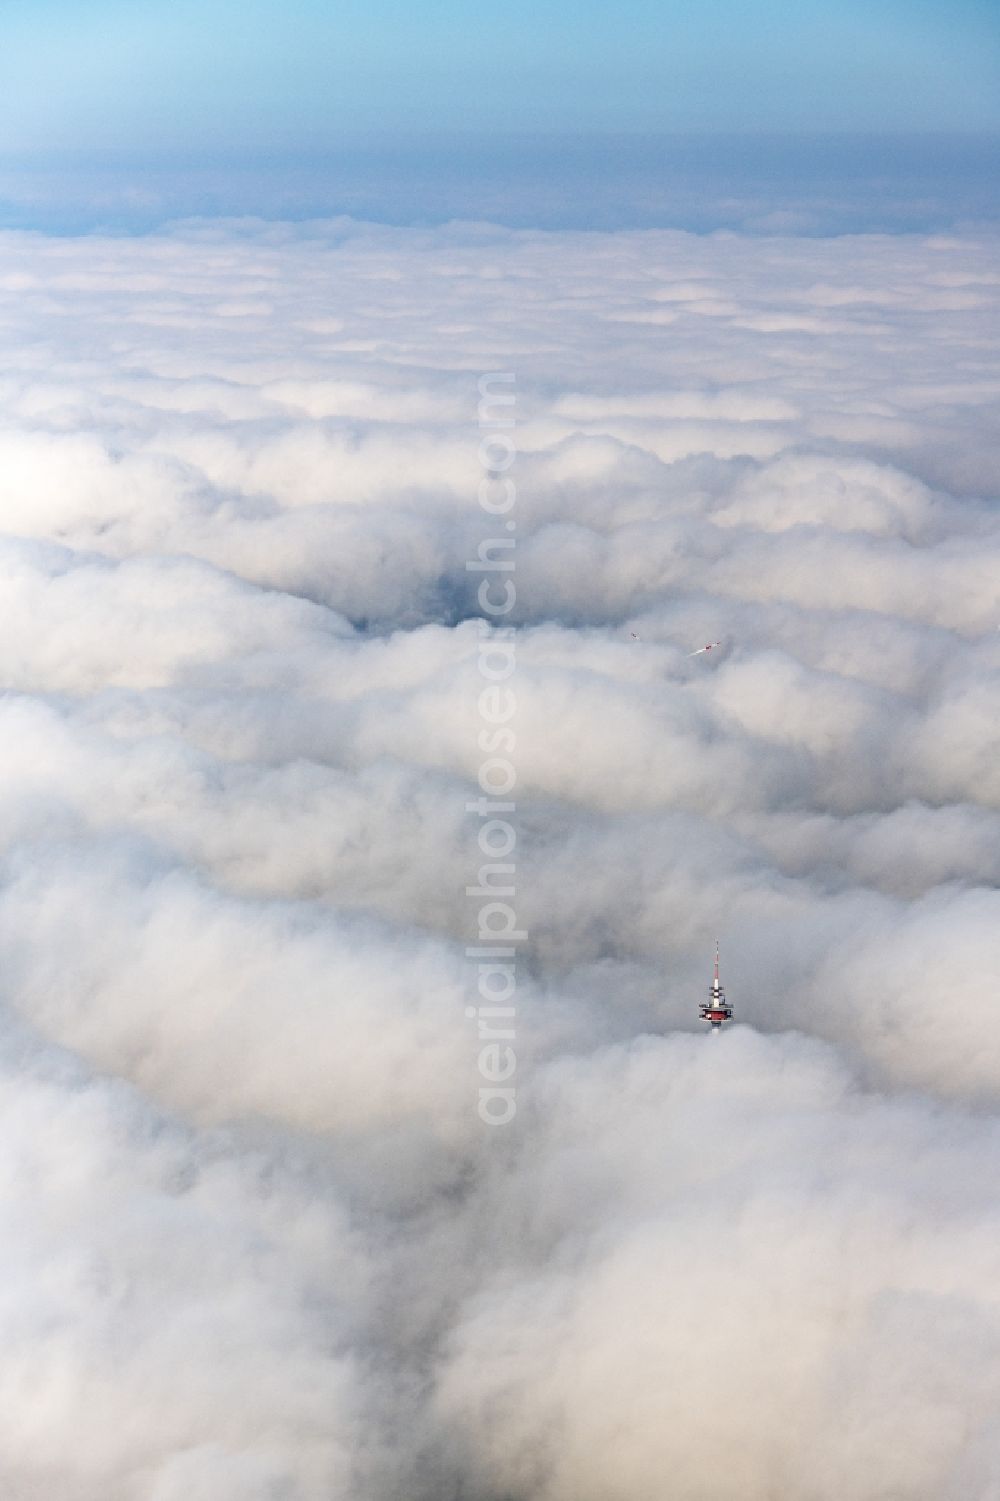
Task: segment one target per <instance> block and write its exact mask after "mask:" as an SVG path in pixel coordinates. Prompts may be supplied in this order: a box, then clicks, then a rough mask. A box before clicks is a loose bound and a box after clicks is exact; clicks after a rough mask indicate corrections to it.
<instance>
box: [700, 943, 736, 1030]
mask: <svg viewBox="0 0 1000 1501" xmlns="http://www.w3.org/2000/svg"><path fill="white" fill-rule="evenodd" d="M699 1015H700V1016H701V1019H702V1021H703V1022H708V1023H709V1025H710V1026H711V1028H712V1031H713V1032H718V1030H719V1028H720V1027H721V1026H722V1025H723V1023H724V1022H728V1021H731V1020H732V1017H733V1008H732V1006H730V1004H729V1002H728V1001H727V1000H726V992H725V990H724V989H723V986H722V981H721V980H720V979H719V940H718V939H716V940H715V970H714V972H713V975H712V983H711V985H710V986H709V989H708V1000H707V1001H704V1002H703V1003H702V1005H701V1007H700V1010H699Z"/></svg>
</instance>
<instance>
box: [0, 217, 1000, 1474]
mask: <svg viewBox="0 0 1000 1501" xmlns="http://www.w3.org/2000/svg"><path fill="white" fill-rule="evenodd" d="M996 249H997V246H996V242H995V241H994V240H993V239H991V238H990V237H988V236H985V235H983V236H978V237H977V236H975V235H971V234H969V235H965V236H959V235H950V236H947V237H944V236H939V237H932V238H923V239H917V238H896V239H893V238H890V237H880V236H872V237H865V238H843V239H835V240H826V241H808V242H807V241H800V240H795V239H754V240H749V239H744V238H741V237H739V236H736V235H732V234H719V235H715V236H710V237H707V238H697V237H694V236H689V235H684V234H680V233H673V232H669V233H668V232H648V233H627V234H626V233H623V234H614V235H604V234H583V233H581V234H568V233H567V234H538V233H527V232H524V233H516V232H510V231H502V230H497V229H494V228H490V227H488V226H482V225H454V226H451V227H448V228H445V229H440V230H427V231H419V230H406V231H402V230H389V229H383V228H376V227H372V226H365V225H359V224H353V223H350V222H347V221H343V222H340V221H338V222H334V223H326V224H319V223H317V224H314V225H307V226H305V227H299V228H297V229H292V228H288V227H284V226H274V225H263V224H258V223H253V222H248V223H245V224H232V223H227V224H207V223H190V224H183V225H179V226H177V227H176V228H174V229H173V230H170V231H168V232H163V233H161V234H158V235H155V236H150V237H146V238H139V239H111V238H107V239H103V238H100V237H97V236H93V237H87V238H81V239H47V238H45V237H42V236H38V235H19V234H8V235H5V236H2V237H0V319H2V322H3V328H4V339H5V345H6V347H7V349H8V351H9V353H8V358H7V360H6V362H5V370H4V374H3V376H2V379H0V393H2V417H0V603H2V609H3V616H4V630H3V632H2V633H0V673H2V678H3V685H4V689H5V693H4V695H3V697H2V698H0V731H2V733H0V772H2V775H0V977H2V985H3V992H2V1001H3V1008H2V1012H0V1079H2V1095H0V1113H2V1115H3V1120H4V1129H3V1130H2V1131H0V1195H2V1196H3V1198H2V1202H3V1203H4V1205H5V1207H6V1210H7V1213H6V1215H5V1216H4V1223H5V1224H6V1226H7V1229H6V1230H5V1231H3V1232H2V1234H0V1241H3V1256H4V1265H5V1267H6V1268H7V1273H8V1275H7V1278H6V1279H5V1284H6V1287H7V1291H6V1293H5V1294H4V1297H3V1299H2V1300H0V1332H2V1338H0V1349H2V1351H3V1352H4V1353H3V1354H2V1355H0V1389H2V1390H3V1392H4V1394H5V1412H6V1414H7V1420H6V1423H5V1431H4V1434H3V1435H2V1436H0V1478H2V1481H3V1488H4V1489H5V1493H9V1494H10V1495H11V1496H24V1497H27V1496H28V1495H29V1494H35V1493H37V1492H38V1489H39V1487H41V1488H42V1489H43V1490H44V1492H45V1495H46V1496H47V1497H50V1498H52V1501H147V1498H152V1501H179V1498H180V1497H182V1496H183V1497H185V1498H195V1501H201V1498H204V1501H229V1498H232V1501H237V1498H238V1501H275V1498H277V1497H281V1498H282V1501H286V1498H287V1501H329V1498H330V1497H332V1496H336V1497H343V1498H345V1501H354V1498H358V1501H360V1498H361V1497H364V1498H366V1501H395V1498H404V1497H405V1498H406V1501H423V1498H426V1501H448V1498H454V1501H458V1498H459V1497H461V1498H463V1501H470V1498H471V1501H654V1498H657V1501H658V1498H661V1497H662V1496H663V1494H664V1486H666V1487H667V1488H668V1490H669V1492H670V1494H671V1496H672V1497H675V1498H676V1501H718V1498H719V1497H721V1496H725V1497H726V1501H765V1498H773V1497H775V1496H777V1497H782V1498H784V1497H796V1498H799V1497H801V1498H808V1501H827V1498H829V1501H833V1498H834V1497H836V1498H838V1501H844V1498H848V1501H880V1498H884V1497H886V1496H888V1495H890V1494H891V1495H892V1496H893V1497H894V1498H899V1501H943V1498H946V1497H947V1498H950V1497H955V1498H956V1501H957V1498H959V1497H962V1498H963V1501H970V1498H971V1501H988V1498H992V1497H993V1496H994V1495H995V1494H996V1490H997V1486H998V1485H1000V1426H998V1424H997V1421H996V1417H995V1414H996V1411H997V1396H998V1382H1000V1325H998V1318H997V1307H996V1297H995V1293H994V1289H995V1287H996V1286H997V1284H998V1274H1000V1250H998V1247H1000V1235H998V1225H997V1212H996V1208H995V1205H994V1202H993V1200H994V1195H993V1192H992V1181H993V1176H994V1172H995V1169H996V1168H997V1167H1000V1135H998V1132H1000V1124H998V1116H997V1111H998V1109H1000V1027H998V1025H997V1023H998V1022H1000V1006H998V1003H997V998H996V993H995V978H994V977H995V976H996V974H997V972H998V967H1000V965H998V961H1000V895H998V891H997V886H998V876H1000V771H998V762H997V756H996V723H997V704H998V688H1000V633H998V625H1000V608H998V597H997V596H998V578H1000V566H998V565H1000V515H998V511H997V501H998V499H1000V490H998V486H997V473H998V465H997V459H998V456H1000V419H998V416H997V411H998V408H997V403H996V393H997V390H998V389H1000V367H998V362H997V358H996V353H995V351H996V348H997V333H998V322H1000V270H998V260H997V255H996ZM491 372H492V373H494V375H495V374H497V373H504V374H511V375H513V376H514V377H515V382H514V388H515V389H516V403H515V406H514V409H513V410H514V416H515V426H514V427H513V429H502V430H501V431H503V432H507V433H509V434H510V435H511V437H512V442H513V444H514V445H515V446H516V458H515V460H514V462H513V465H512V467H511V469H510V471H509V474H510V476H511V477H513V478H514V479H515V481H516V486H517V494H518V500H517V508H516V524H515V526H514V527H512V528H510V529H506V528H505V525H504V523H503V522H502V521H501V520H500V519H499V518H494V519H491V518H490V517H489V516H488V515H487V514H486V513H485V512H484V510H483V509H482V507H481V505H480V504H479V501H478V498H477V497H478V494H479V485H480V481H481V479H482V476H483V454H482V453H481V448H480V445H481V440H482V438H483V433H484V431H486V430H485V429H483V428H482V427H481V425H480V417H481V415H482V414H481V413H480V412H478V410H477V408H478V403H479V401H480V384H479V383H480V378H481V377H482V376H484V375H488V374H490V373H491ZM491 389H493V390H496V389H500V387H498V386H497V385H496V383H494V386H493V387H492V388H491ZM507 389H510V387H507ZM492 452H493V454H494V457H495V456H496V454H497V453H499V452H500V449H494V450H492ZM504 537H506V538H508V539H510V540H514V541H515V543H516V545H515V548H514V553H515V557H516V569H515V572H514V578H515V580H516V604H515V606H514V608H513V610H512V611H511V613H510V614H509V615H508V616H505V617H503V623H502V626H503V630H502V631H501V632H500V633H498V634H496V635H495V636H494V637H493V638H492V639H493V646H494V648H495V649H497V650H499V651H500V652H502V651H503V650H504V649H506V647H509V638H508V637H507V636H505V635H504V634H503V631H508V630H509V629H510V628H511V627H513V641H514V651H515V655H516V668H515V671H514V673H513V675H512V677H511V678H510V679H509V680H507V686H509V688H510V689H511V690H512V691H513V693H514V695H515V696H516V704H517V708H516V716H515V718H514V720H513V722H512V723H513V729H514V734H515V736H516V743H515V747H514V749H513V750H511V751H510V756H511V760H512V762H513V764H514V766H515V768H516V777H517V782H516V792H515V794H514V800H515V801H516V804H517V809H516V818H515V819H514V823H515V826H516V834H517V847H516V904H517V915H518V920H519V921H520V922H521V923H523V926H524V928H525V929H526V930H527V931H528V935H529V936H528V938H527V940H526V941H525V943H524V944H523V946H522V948H523V952H522V954H521V957H520V960H519V965H518V969H519V975H518V990H517V1021H516V1033H517V1035H516V1053H517V1101H518V1110H517V1115H516V1117H515V1119H514V1120H513V1121H512V1122H511V1123H510V1124H509V1125H508V1126H505V1127H503V1128H493V1129H491V1128H490V1127H488V1126H485V1125H484V1124H483V1122H482V1120H481V1118H480V1116H479V1114H478V1112H477V1091H478V1088H479V1085H480V1084H481V1078H480V1074H479V1073H478V1072H477V1056H478V1051H479V1046H480V1041H481V1039H479V1038H478V1037H477V1029H478V1028H479V1027H481V1023H478V1022H477V1019H476V1017H475V1016H474V1015H473V1016H472V1017H470V1016H469V1015H468V1014H467V1008H469V1007H470V1005H472V1004H475V1002H476V1000H477V997H476V994H475V972H474V970H473V969H472V967H471V966H470V965H469V964H468V962H467V960H466V956H465V948H466V946H467V944H468V943H469V942H470V940H471V939H473V938H474V937H475V931H476V910H475V907H474V905H473V904H472V903H471V902H470V898H469V896H468V895H467V891H466V888H467V887H468V886H470V885H474V884H475V883H476V882H477V880H478V879H479V877H478V874H477V872H478V869H479V866H480V865H481V864H482V862H483V859H484V856H483V854H482V853H481V852H480V847H478V846H477V829H478V827H479V821H478V820H477V818H476V817H475V816H474V815H470V812H469V810H468V805H469V803H470V802H471V801H474V800H475V799H476V798H478V797H479V796H480V788H479V785H478V782H477V776H478V774H479V772H480V769H481V762H482V758H483V752H482V747H481V743H480V742H479V740H478V738H477V737H478V735H479V733H480V731H481V728H482V714H483V708H482V704H481V698H480V696H481V693H482V690H483V687H484V681H485V680H484V677H483V671H482V653H483V648H484V644H485V643H486V639H487V637H488V636H489V632H490V630H492V629H493V628H492V627H488V626H486V627H484V624H483V621H482V619H481V618H480V617H481V616H482V608H481V601H480V600H477V588H478V585H479V583H480V580H481V579H482V577H483V576H484V575H483V574H481V573H477V572H475V571H474V570H470V569H469V568H467V566H466V564H467V563H468V562H469V561H470V560H475V559H476V557H477V552H478V549H479V548H480V547H481V545H482V543H483V541H484V539H489V538H493V539H494V541H495V540H496V539H497V538H504ZM493 577H494V578H496V577H499V574H495V575H493ZM708 642H717V643H719V644H718V645H717V646H715V647H714V648H713V650H712V652H710V653H704V652H702V653H701V654H699V655H691V654H692V653H693V652H695V651H697V650H698V648H700V647H702V646H704V645H705V644H706V643H708ZM504 749H505V752H506V751H507V750H508V749H509V745H507V744H505V746H504ZM716 936H719V937H720V938H721V941H722V946H723V963H724V975H725V978H726V980H727V982H728V984H729V987H730V996H731V999H732V1001H733V1002H734V1004H735V1006H736V1010H737V1024H736V1025H735V1026H734V1027H733V1028H731V1029H730V1030H729V1031H727V1032H725V1033H723V1034H722V1035H721V1036H720V1037H718V1038H713V1039H709V1038H706V1037H705V1036H703V1035H699V1023H698V1019H697V1008H698V1002H699V1000H700V999H701V998H702V996H703V994H704V987H705V985H706V983H707V979H708V976H709V973H710V965H711V952H712V944H713V941H714V939H715V937H716Z"/></svg>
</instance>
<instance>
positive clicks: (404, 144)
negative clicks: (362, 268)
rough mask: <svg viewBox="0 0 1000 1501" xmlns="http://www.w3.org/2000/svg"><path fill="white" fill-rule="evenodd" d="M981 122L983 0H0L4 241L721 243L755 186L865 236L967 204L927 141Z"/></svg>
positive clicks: (972, 199)
mask: <svg viewBox="0 0 1000 1501" xmlns="http://www.w3.org/2000/svg"><path fill="white" fill-rule="evenodd" d="M998 131H1000V20H998V17H997V13H996V9H995V7H994V6H993V5H992V4H988V3H985V0H955V3H953V4H948V5H946V4H943V3H936V0H917V3H904V0H872V3H868V4H862V3H860V0H844V3H841V4H832V3H830V0H803V3H800V4H794V5H788V4H779V3H777V0H751V3H742V0H708V3H697V0H626V3H624V4H622V5H614V6H609V5H605V4H601V3H598V0H584V3H582V4H573V5H570V4H566V3H563V0H537V3H528V0H510V3H509V4H504V5H495V6H490V5H479V4H470V3H460V0H431V3H428V4H426V5H419V6H418V5H413V4H404V3H402V0H371V3H363V0H345V3H337V4H326V3H319V0H291V3H288V4H280V5H279V4H278V3H277V0H245V3H239V4H237V3H235V0H198V3H194V0H179V3H175V4H171V5H167V4H162V3H153V0H135V3H128V4H125V3H121V0H118V3H114V0H92V3H84V4H79V3H70V0H31V3H28V0H12V3H9V4H7V5H5V6H4V7H3V13H2V17H0V142H2V150H0V218H2V220H3V222H6V223H8V224H11V223H16V224H31V223H36V224H37V223H48V224H50V225H51V226H52V227H54V228H63V227H72V226H73V225H74V224H75V223H86V224H89V225H93V224H100V223H110V222H121V223H123V224H129V225H131V226H133V227H134V226H137V225H142V224H144V223H149V222H157V221H158V220H159V221H162V220H163V219H165V218H168V217H171V216H174V217H176V216H178V215H185V214H191V213H208V214H213V213H220V212H223V213H240V214H244V213H255V212H256V213H261V212H263V213H266V214H267V215H269V216H270V217H280V216H282V215H285V216H288V215H291V216H293V217H296V218H303V217H309V216H310V215H311V214H321V215H322V214H330V213H336V212H350V213H355V214H358V213H360V214H361V215H362V216H369V217H373V218H378V219H382V220H386V219H388V220H390V221H393V222H435V221H440V220H442V219H447V218H494V219H497V218H499V219H500V220H502V221H503V222H506V223H525V224H547V225H553V226H557V225H561V224H570V223H574V224H580V225H588V224H592V225H600V226H606V227H613V226H616V225H619V224H620V225H624V226H626V227H627V226H629V225H632V224H642V223H651V222H652V223H659V224H665V223H677V224H682V225H685V226H686V227H692V228H700V227H703V221H704V220H705V219H707V220H708V221H709V222H708V227H711V224H712V222H716V223H726V224H731V225H733V226H734V227H735V226H736V225H737V224H739V222H740V213H739V208H740V205H739V203H737V204H736V205H735V207H734V206H733V204H732V202H731V200H733V199H734V198H735V199H737V200H739V199H741V198H742V197H746V196H748V195H749V196H751V197H757V198H759V197H760V195H761V189H762V185H763V187H764V189H765V196H767V191H766V190H767V189H769V190H770V197H771V198H773V197H774V195H775V192H777V193H778V194H779V196H780V195H782V194H783V195H784V196H785V197H786V198H796V197H797V198H798V199H799V200H800V201H801V200H802V199H803V198H804V197H808V198H810V199H811V200H812V201H813V204H814V206H816V205H822V206H823V211H824V212H825V221H826V225H827V227H831V226H832V227H837V228H841V229H850V228H856V227H859V225H858V224H857V223H855V222H852V221H851V219H850V214H849V212H848V211H847V210H846V208H845V203H846V200H848V199H850V200H852V202H853V204H854V210H855V214H856V213H857V205H858V202H859V200H864V201H865V202H866V203H867V204H868V205H869V207H870V214H874V215H875V216H876V217H877V215H878V213H879V212H883V213H884V215H885V216H886V218H887V223H886V224H885V225H884V226H882V225H878V226H871V227H893V226H892V223H891V217H892V203H891V202H890V204H889V205H888V207H885V205H886V200H887V199H888V200H890V201H892V200H895V199H897V198H898V197H899V196H900V194H901V193H902V195H903V196H904V197H905V199H906V200H907V202H906V205H905V209H904V212H903V220H904V227H905V221H907V215H908V216H909V220H908V222H909V227H914V228H928V227H935V225H936V222H937V221H936V220H935V210H937V211H938V213H939V216H940V204H941V201H942V199H945V200H947V209H946V212H949V211H950V213H951V216H952V218H962V219H966V220H969V219H977V218H982V217H984V216H985V215H986V214H987V213H988V212H992V211H993V210H992V200H993V198H994V196H995V194H994V192H993V190H992V188H991V181H992V175H993V173H994V172H995V160H993V159H992V157H991V162H990V164H989V165H987V164H986V163H984V162H983V161H982V160H981V156H982V152H983V150H984V146H983V142H982V141H981V140H980V141H979V142H978V143H977V142H974V141H969V142H967V144H966V146H965V147H961V146H956V145H954V144H953V145H952V146H951V147H948V148H942V146H941V144H940V138H941V137H942V136H948V135H954V134H955V133H958V134H959V135H964V136H966V137H968V136H980V137H982V136H984V135H985V136H990V135H991V134H993V135H995V134H996V133H997V132H998ZM705 134H707V135H708V136H709V137H715V138H717V140H716V144H715V146H714V147H713V146H712V145H711V143H710V144H709V145H708V146H707V147H706V146H703V147H702V148H700V154H699V151H698V150H696V151H695V155H694V157H693V159H692V158H691V157H690V149H691V148H690V146H685V144H684V142H685V141H690V140H691V139H693V138H697V137H699V136H702V135H705ZM914 135H915V136H916V137H918V138H919V139H918V141H917V142H916V143H915V144H914V143H912V142H911V143H910V144H906V143H905V141H904V142H903V143H900V141H899V138H900V137H903V138H905V137H911V136H914ZM789 136H790V137H792V138H795V139H799V140H802V141H806V142H810V141H811V142H813V143H814V147H816V149H807V151H806V154H805V156H804V157H803V154H802V151H801V149H800V148H797V147H796V146H795V145H794V144H793V143H790V142H789V141H788V139H787V138H788V137H789ZM823 136H833V137H834V138H846V137H855V138H857V137H860V138H863V139H862V142H861V145H860V148H859V145H858V141H857V140H855V141H854V143H853V144H852V142H851V141H850V140H847V139H842V141H841V145H840V146H839V147H838V146H837V144H836V142H834V144H833V145H831V144H830V143H829V142H827V143H826V145H819V146H816V143H817V138H819V137H823ZM678 138H680V139H679V140H678ZM892 140H895V141H896V144H895V145H892V144H891V141H892ZM865 142H867V144H865ZM887 143H888V144H887ZM942 151H943V155H942ZM747 152H749V156H748V155H747ZM992 156H993V157H995V153H992ZM69 158H72V165H71V170H66V164H67V161H68V160H69ZM54 164H55V166H58V165H60V164H61V166H62V168H63V171H62V173H61V175H59V176H58V177H57V178H54V179H53V178H51V177H49V178H46V180H45V183H44V184H43V185H38V184H35V185H34V188H33V180H32V174H33V173H37V172H39V171H41V172H51V171H52V170H53V169H54ZM848 187H851V188H852V189H853V191H851V192H848V191H846V190H847V188H848ZM566 196H568V198H569V203H568V204H566V203H563V202H562V201H561V200H562V199H563V198H564V197H566ZM81 200H82V202H81ZM977 200H978V201H977ZM984 200H989V203H987V202H986V201H984ZM32 204H34V208H32ZM53 204H55V205H58V206H59V207H61V209H62V214H63V219H62V221H61V222H60V220H59V217H58V208H57V207H54V206H53ZM74 204H76V205H77V212H76V218H74ZM18 205H20V208H19V207H18ZM838 205H839V207H840V214H839V220H838ZM713 207H714V215H713ZM768 207H774V205H773V203H769V205H768ZM699 213H700V214H701V218H700V219H699V217H698V215H699ZM799 227H800V228H806V227H807V226H805V225H800V226H799ZM860 227H869V226H866V225H864V224H862V225H861V226H860Z"/></svg>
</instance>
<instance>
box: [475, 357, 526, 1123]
mask: <svg viewBox="0 0 1000 1501" xmlns="http://www.w3.org/2000/svg"><path fill="white" fill-rule="evenodd" d="M515 400H516V392H515V378H514V376H513V375H512V374H509V373H493V374H489V375H483V376H481V377H480V380H479V405H478V409H477V415H478V423H479V433H480V441H479V463H480V467H481V471H482V474H481V478H480V481H479V507H480V510H481V511H482V513H483V515H484V516H485V517H487V518H489V524H488V525H487V526H484V533H485V535H484V536H483V538H482V540H481V541H480V543H479V546H478V548H477V552H476V557H475V558H473V559H470V560H469V561H468V562H467V563H466V565H465V566H466V568H467V569H468V571H469V572H470V573H474V574H480V575H481V579H480V582H479V585H478V588H477V590H476V603H477V605H478V608H479V611H480V622H479V642H478V648H477V653H476V660H477V667H478V676H479V679H480V686H479V690H478V695H477V725H478V728H477V736H476V745H477V751H478V753H479V756H480V758H481V759H480V762H479V773H478V780H479V788H480V793H481V796H480V797H478V798H476V799H475V800H474V801H471V802H467V803H466V812H467V813H469V814H471V815H473V816H474V817H475V818H476V819H477V820H478V824H477V831H476V845H477V859H479V860H480V862H481V863H480V864H479V868H478V875H477V880H476V884H475V885H474V886H467V887H466V889H465V893H466V896H467V897H469V898H470V899H471V900H473V901H474V902H475V903H476V914H475V924H474V931H475V933H476V935H477V939H478V942H476V943H475V944H470V946H469V947H468V948H467V949H466V957H467V959H469V960H470V962H471V963H472V964H473V965H474V967H475V975H476V985H475V1003H474V1004H473V1005H470V1006H467V1007H466V1013H465V1014H466V1016H467V1017H468V1018H469V1019H470V1020H474V1021H475V1022H476V1024H477V1037H476V1047H477V1065H478V1072H479V1080H480V1082H479V1087H478V1102H477V1108H478V1112H479V1117H480V1119H481V1120H482V1121H484V1122H485V1123H486V1124H487V1125H489V1126H505V1125H507V1124H508V1123H509V1122H510V1121H512V1120H513V1119H514V1116H515V1115H516V1114H517V1089H516V1085H515V1082H514V1081H515V1077H516V1074H517V1053H516V1051H515V1043H516V1038H517V945H518V944H519V943H523V942H524V941H525V939H526V938H527V936H528V935H527V932H526V931H525V930H524V929H523V928H519V927H518V921H517V909H516V899H517V859H516V849H517V823H516V816H517V804H516V802H515V799H514V791H515V788H516V786H517V771H516V768H515V763H514V759H513V757H514V754H515V751H516V748H517V740H516V737H515V733H514V728H513V723H514V720H515V718H516V714H517V698H516V696H515V693H514V688H513V685H512V682H511V679H512V678H513V677H514V672H515V667H516V644H515V631H514V630H513V628H512V627H510V626H507V625H505V624H504V620H505V618H506V617H507V616H508V615H509V614H510V612H511V611H512V610H513V608H514V605H515V603H516V601H517V586H516V584H515V578H514V576H515V573H516V564H515V559H516V555H517V518H516V515H515V509H516V504H517V488H516V485H515V482H514V478H513V475H512V474H511V470H512V469H513V467H514V464H515V461H516V459H517V448H516V445H515V442H514V424H515V417H514V403H515Z"/></svg>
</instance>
